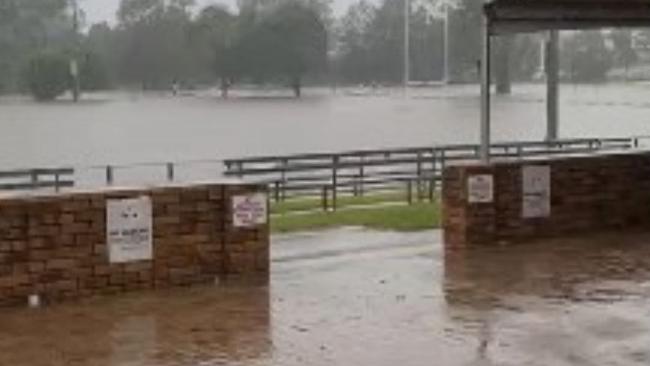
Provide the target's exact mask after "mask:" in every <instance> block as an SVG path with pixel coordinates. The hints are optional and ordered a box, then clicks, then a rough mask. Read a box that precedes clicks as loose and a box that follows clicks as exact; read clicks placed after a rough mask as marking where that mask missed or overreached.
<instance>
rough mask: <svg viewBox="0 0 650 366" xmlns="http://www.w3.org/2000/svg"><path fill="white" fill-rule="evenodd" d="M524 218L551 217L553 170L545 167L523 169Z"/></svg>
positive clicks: (534, 166) (526, 167)
mask: <svg viewBox="0 0 650 366" xmlns="http://www.w3.org/2000/svg"><path fill="white" fill-rule="evenodd" d="M521 175H522V177H521V181H522V184H523V186H522V192H523V202H522V216H523V218H525V219H528V218H539V217H549V216H550V215H551V168H550V167H549V166H544V165H532V166H524V167H522V173H521Z"/></svg>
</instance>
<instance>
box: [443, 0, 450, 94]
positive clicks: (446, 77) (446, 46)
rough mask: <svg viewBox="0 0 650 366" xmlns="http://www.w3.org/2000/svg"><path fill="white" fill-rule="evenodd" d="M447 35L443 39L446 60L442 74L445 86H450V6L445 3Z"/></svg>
mask: <svg viewBox="0 0 650 366" xmlns="http://www.w3.org/2000/svg"><path fill="white" fill-rule="evenodd" d="M444 7H445V29H444V32H445V35H444V38H443V41H442V42H443V52H444V54H445V55H444V58H443V61H442V62H443V66H442V67H443V74H442V79H443V80H442V81H443V83H444V84H449V29H450V27H449V4H447V3H445V4H444Z"/></svg>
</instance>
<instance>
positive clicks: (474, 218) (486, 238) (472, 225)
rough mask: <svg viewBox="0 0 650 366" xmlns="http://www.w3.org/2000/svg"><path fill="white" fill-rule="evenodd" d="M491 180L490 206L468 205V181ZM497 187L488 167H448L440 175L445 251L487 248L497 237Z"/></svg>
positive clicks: (484, 204) (492, 173)
mask: <svg viewBox="0 0 650 366" xmlns="http://www.w3.org/2000/svg"><path fill="white" fill-rule="evenodd" d="M477 175H489V176H492V177H493V182H494V184H493V197H492V200H491V202H474V203H472V202H470V198H469V189H468V182H469V179H470V177H472V176H477ZM496 183H497V179H496V177H494V169H493V167H491V166H450V167H447V168H446V169H445V171H444V173H443V192H442V202H443V220H442V222H443V224H442V225H443V229H444V241H445V246H446V248H448V249H456V248H462V247H465V246H468V245H475V244H489V243H492V242H494V240H495V236H496V209H495V201H496Z"/></svg>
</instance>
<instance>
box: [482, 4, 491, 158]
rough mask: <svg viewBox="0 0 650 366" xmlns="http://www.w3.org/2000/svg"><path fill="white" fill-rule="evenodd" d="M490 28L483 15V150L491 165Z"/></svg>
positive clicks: (483, 155)
mask: <svg viewBox="0 0 650 366" xmlns="http://www.w3.org/2000/svg"><path fill="white" fill-rule="evenodd" d="M490 41H491V39H490V27H489V24H488V20H487V18H486V16H485V15H483V54H482V58H481V150H480V158H481V162H482V163H484V164H489V163H490V79H491V78H490Z"/></svg>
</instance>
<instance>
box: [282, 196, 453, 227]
mask: <svg viewBox="0 0 650 366" xmlns="http://www.w3.org/2000/svg"><path fill="white" fill-rule="evenodd" d="M339 226H363V227H368V228H373V229H380V230H395V231H420V230H427V229H433V228H437V227H439V226H440V205H439V204H438V203H436V202H434V203H416V204H413V205H399V206H378V207H370V208H367V207H364V208H347V209H342V210H339V211H337V212H323V211H314V212H309V213H301V214H284V215H274V216H273V217H272V218H271V230H272V231H273V232H276V233H286V232H296V231H307V230H319V229H326V228H332V227H339Z"/></svg>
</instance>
